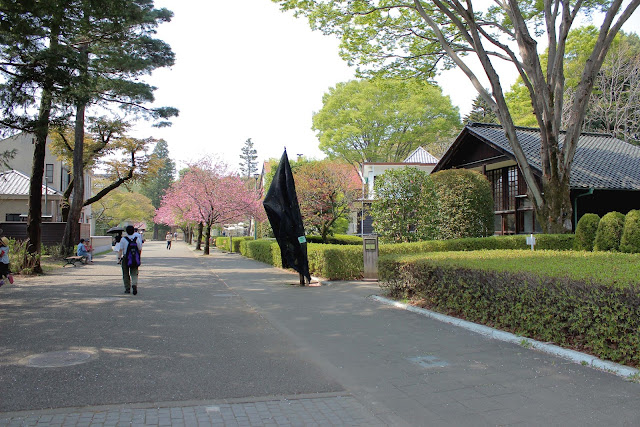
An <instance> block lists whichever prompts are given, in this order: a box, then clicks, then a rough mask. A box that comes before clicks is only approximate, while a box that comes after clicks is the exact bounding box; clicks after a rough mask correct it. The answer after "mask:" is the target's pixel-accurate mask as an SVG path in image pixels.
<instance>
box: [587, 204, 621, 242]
mask: <svg viewBox="0 0 640 427" xmlns="http://www.w3.org/2000/svg"><path fill="white" fill-rule="evenodd" d="M624 219H625V217H624V215H623V214H621V213H620V212H615V211H613V212H609V213H607V214H605V215H604V216H603V217H602V219H601V220H600V222H599V223H598V230H597V231H596V240H595V242H594V245H593V250H594V251H617V250H619V249H620V239H621V238H622V230H623V229H624Z"/></svg>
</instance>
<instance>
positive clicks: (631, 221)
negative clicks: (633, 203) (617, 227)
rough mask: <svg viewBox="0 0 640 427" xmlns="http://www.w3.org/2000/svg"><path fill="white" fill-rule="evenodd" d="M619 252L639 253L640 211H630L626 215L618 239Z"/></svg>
mask: <svg viewBox="0 0 640 427" xmlns="http://www.w3.org/2000/svg"><path fill="white" fill-rule="evenodd" d="M620 252H627V253H632V254H636V253H640V211H638V210H635V209H634V210H632V211H629V213H627V216H626V218H625V220H624V228H623V229H622V238H621V239H620Z"/></svg>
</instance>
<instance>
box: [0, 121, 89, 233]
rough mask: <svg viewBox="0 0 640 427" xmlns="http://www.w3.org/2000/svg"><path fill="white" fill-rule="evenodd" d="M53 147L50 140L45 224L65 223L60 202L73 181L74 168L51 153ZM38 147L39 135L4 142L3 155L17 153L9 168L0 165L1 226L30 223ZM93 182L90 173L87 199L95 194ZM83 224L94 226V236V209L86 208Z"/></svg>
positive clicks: (0, 146) (0, 144)
mask: <svg viewBox="0 0 640 427" xmlns="http://www.w3.org/2000/svg"><path fill="white" fill-rule="evenodd" d="M49 145H50V141H49V139H47V145H46V151H45V160H44V163H45V165H44V177H43V180H42V181H43V182H42V185H43V189H42V220H43V221H46V222H61V221H62V212H61V208H60V202H61V201H62V193H63V192H64V190H65V189H66V188H67V187H68V185H69V181H70V179H71V175H70V170H71V168H70V167H69V165H67V164H65V162H64V161H63V160H60V159H58V158H57V156H55V155H54V154H53V153H52V152H51V150H50V147H49ZM34 146H35V135H33V134H29V133H19V134H17V135H14V136H11V137H9V138H6V139H4V140H2V141H0V152H5V151H12V150H15V156H14V158H12V159H10V160H9V161H8V164H9V167H8V168H7V167H6V166H5V165H0V222H17V221H26V219H27V214H28V210H29V208H28V199H29V181H30V177H31V169H32V164H33V151H34ZM91 181H92V179H91V173H86V174H85V183H84V188H85V199H86V198H88V197H89V196H90V194H91V188H92V185H91ZM80 222H81V223H88V224H91V233H92V234H93V230H94V224H93V221H92V218H91V206H85V207H83V208H82V212H81V214H80Z"/></svg>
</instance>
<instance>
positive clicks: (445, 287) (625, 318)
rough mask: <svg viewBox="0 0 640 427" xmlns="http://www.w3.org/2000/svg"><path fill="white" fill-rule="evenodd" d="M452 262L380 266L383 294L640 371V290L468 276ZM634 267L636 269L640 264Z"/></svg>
mask: <svg viewBox="0 0 640 427" xmlns="http://www.w3.org/2000/svg"><path fill="white" fill-rule="evenodd" d="M519 252H525V251H519ZM525 253H526V252H525ZM529 253H530V252H529ZM582 254H584V252H582ZM443 255H445V254H443ZM446 255H449V254H446ZM594 255H595V254H594ZM612 255H618V256H619V257H620V256H624V255H623V254H612ZM581 256H584V255H581ZM626 256H627V257H631V256H630V255H626ZM550 257H554V258H563V257H564V255H563V256H562V257H561V256H558V255H557V254H550ZM447 258H448V257H445V256H442V257H440V259H436V260H434V259H426V258H424V256H422V257H421V256H391V257H384V258H381V259H380V262H379V267H380V277H381V280H382V281H383V282H382V284H381V286H383V287H384V288H386V289H387V290H388V291H389V294H390V295H392V296H394V297H399V298H405V297H408V298H411V297H414V296H415V297H417V298H419V299H420V300H421V301H423V303H424V305H425V306H428V307H429V308H431V309H434V310H438V311H441V312H445V313H448V314H453V315H457V316H459V317H463V318H465V319H467V320H470V321H473V322H479V323H484V324H488V325H491V326H494V327H497V328H500V329H504V330H509V331H512V332H514V333H517V334H522V335H525V336H529V337H532V338H535V339H538V340H541V341H551V342H554V343H558V344H559V345H563V346H566V347H570V348H576V349H579V350H586V351H588V352H590V353H592V354H595V355H597V356H598V357H601V358H604V359H610V360H613V361H615V362H618V363H624V364H629V365H635V366H637V365H639V364H640V293H639V292H638V289H637V286H635V285H630V286H615V285H613V284H612V283H603V282H590V281H587V280H576V279H574V278H570V277H564V276H562V275H561V276H557V275H552V276H545V275H540V274H536V273H533V272H520V271H496V270H486V269H484V268H483V267H482V266H481V264H483V263H482V262H481V261H482V260H479V261H480V262H479V263H478V264H477V265H476V266H475V267H469V268H467V267H464V266H463V265H454V264H450V263H447V262H446V260H447ZM592 261H593V260H592ZM632 261H633V262H635V263H637V257H635V256H634V258H633V259H632ZM567 265H570V263H567Z"/></svg>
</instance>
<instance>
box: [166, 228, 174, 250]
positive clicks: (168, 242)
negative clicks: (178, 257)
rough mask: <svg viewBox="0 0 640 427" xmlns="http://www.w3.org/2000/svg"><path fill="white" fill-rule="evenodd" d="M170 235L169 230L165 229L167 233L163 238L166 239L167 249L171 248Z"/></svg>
mask: <svg viewBox="0 0 640 427" xmlns="http://www.w3.org/2000/svg"><path fill="white" fill-rule="evenodd" d="M172 237H173V236H172V235H171V232H170V231H167V235H166V236H164V238H165V239H167V249H169V250H170V249H171V239H172Z"/></svg>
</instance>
